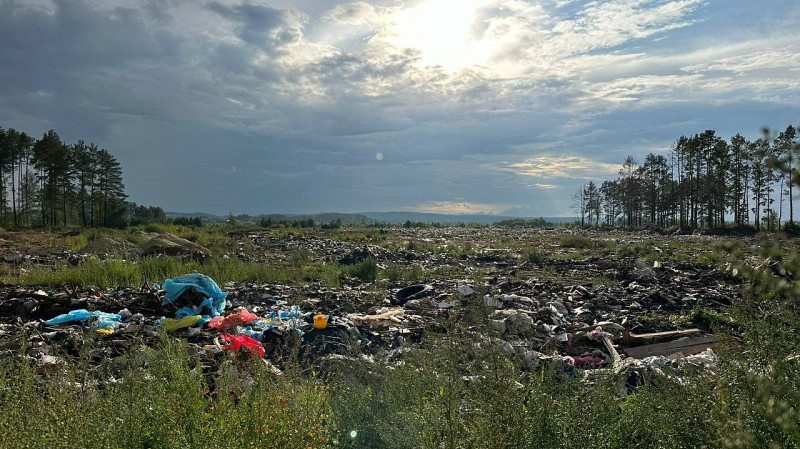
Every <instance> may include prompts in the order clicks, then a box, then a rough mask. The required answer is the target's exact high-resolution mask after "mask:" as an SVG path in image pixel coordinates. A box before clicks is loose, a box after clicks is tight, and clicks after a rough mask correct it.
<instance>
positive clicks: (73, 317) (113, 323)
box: [45, 309, 122, 329]
mask: <svg viewBox="0 0 800 449" xmlns="http://www.w3.org/2000/svg"><path fill="white" fill-rule="evenodd" d="M89 318H97V321H96V322H95V327H97V328H98V329H105V328H107V327H114V328H116V327H117V326H119V325H120V324H121V321H122V317H121V316H120V315H117V314H116V313H106V312H101V311H99V310H95V311H94V312H89V311H88V310H86V309H77V310H72V311H70V312H69V313H65V314H62V315H59V316H57V317H55V318H51V319H49V320H47V321H45V324H47V325H48V326H53V325H56V324H63V323H71V322H73V321H86V320H88V319H89Z"/></svg>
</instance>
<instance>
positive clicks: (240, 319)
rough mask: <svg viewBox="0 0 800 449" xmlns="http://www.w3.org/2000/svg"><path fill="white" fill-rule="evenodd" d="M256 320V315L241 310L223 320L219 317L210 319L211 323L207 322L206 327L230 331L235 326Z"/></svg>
mask: <svg viewBox="0 0 800 449" xmlns="http://www.w3.org/2000/svg"><path fill="white" fill-rule="evenodd" d="M256 320H258V316H257V315H256V314H254V313H250V312H248V311H247V310H245V309H242V310H240V311H238V312H236V313H232V314H230V315H228V316H226V317H225V318H222V317H219V316H218V317H215V318H212V319H211V321H209V322H208V327H209V328H210V329H217V330H221V331H230V330H233V329H236V327H237V326H241V325H244V324H249V323H252V322H253V321H256Z"/></svg>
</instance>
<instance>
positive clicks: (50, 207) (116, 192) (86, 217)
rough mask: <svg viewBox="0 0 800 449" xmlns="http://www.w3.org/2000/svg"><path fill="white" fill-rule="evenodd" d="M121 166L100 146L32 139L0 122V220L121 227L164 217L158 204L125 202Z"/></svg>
mask: <svg viewBox="0 0 800 449" xmlns="http://www.w3.org/2000/svg"><path fill="white" fill-rule="evenodd" d="M126 198H127V195H126V194H125V185H124V184H123V181H122V166H121V165H120V163H119V161H117V159H116V158H115V157H114V155H112V154H111V153H110V152H108V151H107V150H106V149H104V148H99V147H98V146H97V145H95V144H94V143H90V144H87V143H86V142H84V141H83V140H79V141H78V142H76V143H74V144H67V143H65V142H63V141H62V140H61V138H60V137H59V136H58V134H57V133H56V132H55V131H53V130H50V131H47V132H46V133H44V135H43V136H42V138H41V139H38V140H37V139H35V138H34V137H32V136H29V135H28V134H26V133H25V132H20V131H17V130H16V129H14V128H8V129H3V128H2V127H0V222H1V223H3V225H5V226H13V227H16V228H21V227H37V226H42V227H45V226H71V225H79V226H83V227H122V226H127V225H128V224H129V223H130V222H131V221H136V222H139V223H144V222H149V221H159V220H164V219H165V216H164V211H163V210H161V208H153V207H150V208H147V207H144V206H138V205H136V204H135V203H128V202H127V201H126Z"/></svg>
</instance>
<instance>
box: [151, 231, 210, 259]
mask: <svg viewBox="0 0 800 449" xmlns="http://www.w3.org/2000/svg"><path fill="white" fill-rule="evenodd" d="M139 248H140V249H141V251H142V252H143V254H144V255H145V256H155V255H158V254H165V255H167V256H188V257H191V258H193V259H205V258H206V257H208V256H210V255H211V251H209V250H208V249H206V248H204V247H202V246H200V245H198V244H196V243H192V242H190V241H189V240H186V239H183V238H180V237H178V236H175V235H172V234H158V235H157V236H156V237H153V238H152V239H150V240H148V241H147V242H145V243H144V244H143V245H142V246H140V247H139Z"/></svg>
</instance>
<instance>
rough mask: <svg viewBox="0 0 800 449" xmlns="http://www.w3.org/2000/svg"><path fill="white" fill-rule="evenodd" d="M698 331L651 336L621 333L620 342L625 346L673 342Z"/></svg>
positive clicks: (698, 330) (685, 330)
mask: <svg viewBox="0 0 800 449" xmlns="http://www.w3.org/2000/svg"><path fill="white" fill-rule="evenodd" d="M699 333H700V329H684V330H679V331H665V332H653V333H652V334H627V333H626V332H625V331H623V334H622V340H623V341H624V342H625V343H626V344H630V343H645V342H655V341H659V340H674V339H676V338H679V337H686V336H689V335H692V334H699Z"/></svg>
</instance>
